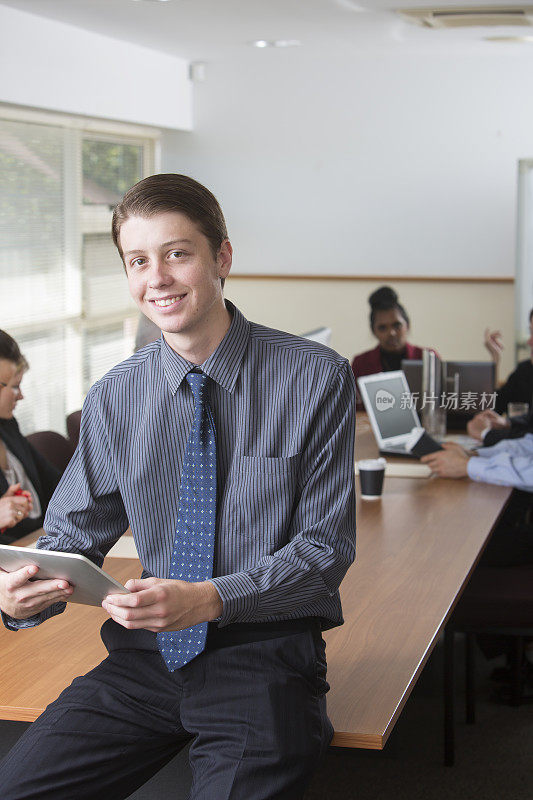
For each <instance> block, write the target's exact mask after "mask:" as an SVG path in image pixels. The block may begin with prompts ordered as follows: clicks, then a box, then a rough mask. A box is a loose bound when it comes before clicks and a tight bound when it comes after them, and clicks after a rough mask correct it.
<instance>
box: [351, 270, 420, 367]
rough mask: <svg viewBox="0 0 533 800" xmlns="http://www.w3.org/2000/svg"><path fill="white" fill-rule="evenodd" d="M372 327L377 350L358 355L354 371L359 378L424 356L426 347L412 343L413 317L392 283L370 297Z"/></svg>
mask: <svg viewBox="0 0 533 800" xmlns="http://www.w3.org/2000/svg"><path fill="white" fill-rule="evenodd" d="M368 302H369V303H370V330H371V331H372V333H373V334H374V336H375V337H376V339H377V340H378V344H377V346H376V347H374V349H373V350H367V351H366V352H365V353H360V354H359V355H357V356H355V358H354V359H353V361H352V370H353V374H354V375H355V378H356V379H357V378H360V377H361V376H362V375H373V374H374V373H376V372H391V371H392V370H396V369H401V368H402V359H421V358H422V353H423V348H421V347H417V346H416V345H413V344H409V342H408V341H407V335H408V333H409V326H410V323H409V317H408V315H407V311H406V310H405V308H404V307H403V306H402V305H400V302H399V301H398V295H397V294H396V292H395V291H394V289H392V288H391V287H390V286H381V287H380V288H379V289H376V291H375V292H372V294H371V295H370V297H369V298H368Z"/></svg>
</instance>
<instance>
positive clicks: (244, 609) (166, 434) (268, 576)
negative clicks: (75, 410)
mask: <svg viewBox="0 0 533 800" xmlns="http://www.w3.org/2000/svg"><path fill="white" fill-rule="evenodd" d="M226 302H227V301H226ZM227 306H228V309H229V310H230V312H231V313H232V315H233V319H232V323H231V326H230V328H229V330H228V332H227V334H226V336H225V337H224V339H223V340H222V342H221V343H220V345H219V346H218V347H217V349H216V350H215V351H214V353H212V355H211V356H210V357H209V358H208V359H207V361H205V362H204V364H203V365H202V370H203V371H204V372H205V373H206V374H207V375H208V376H209V377H210V378H211V381H210V384H209V391H210V397H209V402H210V406H211V409H212V411H213V415H214V420H215V428H216V431H217V521H216V544H215V559H214V571H213V578H212V581H213V583H214V584H215V586H216V588H217V590H218V592H219V594H220V596H221V598H222V601H223V612H222V616H221V618H220V620H219V625H220V626H223V625H227V624H229V623H234V622H262V621H264V622H267V621H275V620H286V619H295V618H299V617H310V616H311V617H319V618H320V619H321V620H322V625H323V627H324V628H327V627H333V626H335V625H339V624H341V623H342V611H341V604H340V598H339V593H338V588H339V584H340V582H341V580H342V578H343V577H344V574H345V573H346V570H347V569H348V567H349V565H350V564H351V562H352V561H353V559H354V555H355V489H354V439H355V387H354V379H353V374H352V371H351V368H350V365H349V363H348V361H346V359H344V358H342V357H341V356H339V355H338V354H337V353H335V352H334V351H332V350H330V349H329V348H327V347H324V346H322V345H320V344H316V343H314V342H310V341H307V340H306V339H300V338H298V337H296V336H292V335H290V334H287V333H282V332H280V331H276V330H272V329H270V328H266V327H263V326H261V325H257V324H255V323H251V322H248V321H247V320H246V319H245V318H244V317H243V315H242V314H241V313H240V312H239V311H238V310H237V309H236V308H235V307H234V306H233V305H232V304H231V303H229V302H227ZM192 366H193V365H191V364H190V363H189V362H188V361H186V360H185V359H184V358H182V357H181V356H179V355H178V354H177V353H176V352H174V351H173V350H172V348H171V347H170V346H169V345H168V344H167V343H166V341H165V339H164V338H161V339H159V340H158V341H156V342H152V343H151V344H149V345H147V346H146V347H144V348H143V349H142V350H139V351H138V352H137V353H135V355H133V356H131V358H129V359H127V360H126V361H124V362H122V363H121V364H118V365H117V366H116V367H114V368H113V369H112V370H111V371H110V372H108V373H107V375H105V377H103V378H102V379H101V380H100V381H98V382H97V383H96V384H95V385H94V386H93V387H92V388H91V390H90V392H89V394H88V395H87V398H86V401H85V403H84V407H83V414H82V422H81V431H80V441H79V445H78V448H77V450H76V453H75V454H74V457H73V458H72V460H71V462H70V464H69V466H68V468H67V470H66V472H65V474H64V475H63V478H62V480H61V482H60V483H59V486H58V487H57V489H56V492H55V494H54V496H53V498H52V500H51V502H50V504H49V506H48V511H47V514H46V518H45V522H44V528H45V531H46V534H45V535H44V536H42V537H41V538H40V539H39V541H38V544H37V547H40V548H46V549H50V550H62V551H68V552H76V553H83V554H84V555H86V556H88V557H89V558H90V559H92V560H93V561H94V562H95V563H96V564H98V565H99V566H101V564H102V561H103V559H104V556H105V555H106V553H107V552H108V551H109V549H110V548H111V547H112V546H113V544H114V543H115V542H116V541H117V540H118V539H119V537H120V536H121V535H122V534H123V533H124V531H125V530H126V529H127V528H128V525H129V526H131V529H132V532H133V536H134V538H135V544H136V546H137V551H138V553H139V558H140V560H141V563H142V565H143V567H144V568H145V570H146V571H147V572H149V573H150V574H152V575H154V576H156V577H163V578H164V577H166V576H167V574H168V569H169V561H170V558H171V554H172V548H173V543H174V536H175V531H176V519H177V515H178V505H179V488H180V477H181V467H182V461H183V457H184V453H185V448H186V444H187V438H188V435H189V430H190V428H191V425H192V420H193V407H194V401H193V396H192V393H191V391H190V390H189V388H188V386H187V382H186V381H185V380H184V378H185V375H186V373H187V372H188V371H189V370H190V369H191V367H192ZM64 607H65V606H64V604H63V603H58V604H56V605H54V606H52V608H50V609H47V610H46V611H44V612H42V613H41V614H40V615H36V616H35V617H32V618H31V619H29V620H21V621H15V620H9V619H7V620H5V622H6V623H7V624H8V625H9V627H14V628H18V627H28V626H31V625H35V624H38V623H39V622H42V621H43V620H44V619H46V618H48V617H49V616H51V615H53V614H56V613H59V612H60V611H62V610H63V609H64Z"/></svg>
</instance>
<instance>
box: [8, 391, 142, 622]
mask: <svg viewBox="0 0 533 800" xmlns="http://www.w3.org/2000/svg"><path fill="white" fill-rule="evenodd" d="M102 431H103V426H102V425H101V422H100V418H99V415H98V410H97V408H96V407H95V404H94V394H93V393H92V392H90V393H89V395H88V396H87V400H86V401H85V404H84V408H83V415H82V423H81V430H80V442H79V446H78V449H77V450H76V454H75V456H74V457H73V458H72V460H71V461H70V464H69V465H68V467H67V469H66V471H65V473H64V475H63V477H62V478H61V481H60V483H59V485H58V487H57V489H56V491H55V492H54V495H53V497H52V499H51V501H50V504H49V506H48V510H47V512H46V517H45V520H44V528H45V534H44V535H43V536H41V537H40V538H39V539H38V540H37V544H36V545H35V547H36V548H37V549H42V550H57V551H62V552H66V553H81V554H83V555H85V556H87V558H90V559H91V561H93V562H94V563H95V564H96V565H97V566H99V567H101V566H102V563H103V560H104V557H105V555H106V553H107V552H108V551H109V550H110V548H111V547H112V546H113V544H114V543H115V542H116V541H117V540H118V539H119V537H120V536H121V535H122V533H124V531H125V530H126V529H127V527H128V519H127V516H126V512H125V510H124V505H123V503H122V498H121V497H120V494H119V491H118V486H117V482H116V476H115V473H114V470H113V464H112V460H111V457H110V455H109V451H108V449H107V444H106V441H105V436H104V435H103V433H102ZM28 569H29V568H26V567H25V568H23V569H22V570H17V571H16V572H13V573H5V572H2V573H0V609H1V611H2V621H3V623H4V625H5V626H6V627H7V628H9V629H10V630H18V629H19V628H28V627H33V626H35V625H39V624H41V623H42V622H44V621H45V620H47V619H49V618H50V617H52V616H55V615H56V614H61V613H62V612H63V611H64V610H65V602H61V600H64V599H68V595H69V594H71V591H70V590H68V589H65V586H64V585H65V584H66V582H65V581H57V580H56V581H31V582H30V581H29V578H30V577H31V574H30V573H28V571H27V570H28ZM67 586H68V584H67ZM13 609H15V610H16V612H17V613H16V614H13V613H12V611H13ZM21 612H22V613H21Z"/></svg>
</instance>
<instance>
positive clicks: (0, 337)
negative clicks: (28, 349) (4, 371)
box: [0, 330, 28, 369]
mask: <svg viewBox="0 0 533 800" xmlns="http://www.w3.org/2000/svg"><path fill="white" fill-rule="evenodd" d="M0 358H3V359H5V360H6V361H11V362H12V363H13V364H16V365H17V367H20V368H21V369H28V362H27V361H26V359H25V358H24V356H23V355H22V353H21V352H20V347H19V346H18V344H17V343H16V341H15V340H14V339H13V337H12V336H10V335H9V333H6V331H2V330H0Z"/></svg>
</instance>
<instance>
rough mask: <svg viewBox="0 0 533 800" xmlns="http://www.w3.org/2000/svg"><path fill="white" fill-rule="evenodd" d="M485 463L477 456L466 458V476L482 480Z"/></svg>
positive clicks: (474, 479) (483, 478)
mask: <svg viewBox="0 0 533 800" xmlns="http://www.w3.org/2000/svg"><path fill="white" fill-rule="evenodd" d="M484 466H485V464H484V462H483V459H482V458H479V457H478V456H472V457H471V458H469V459H468V462H467V465H466V471H467V473H468V477H469V478H471V479H472V480H473V481H484V480H485V476H484V475H483V468H484Z"/></svg>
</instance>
